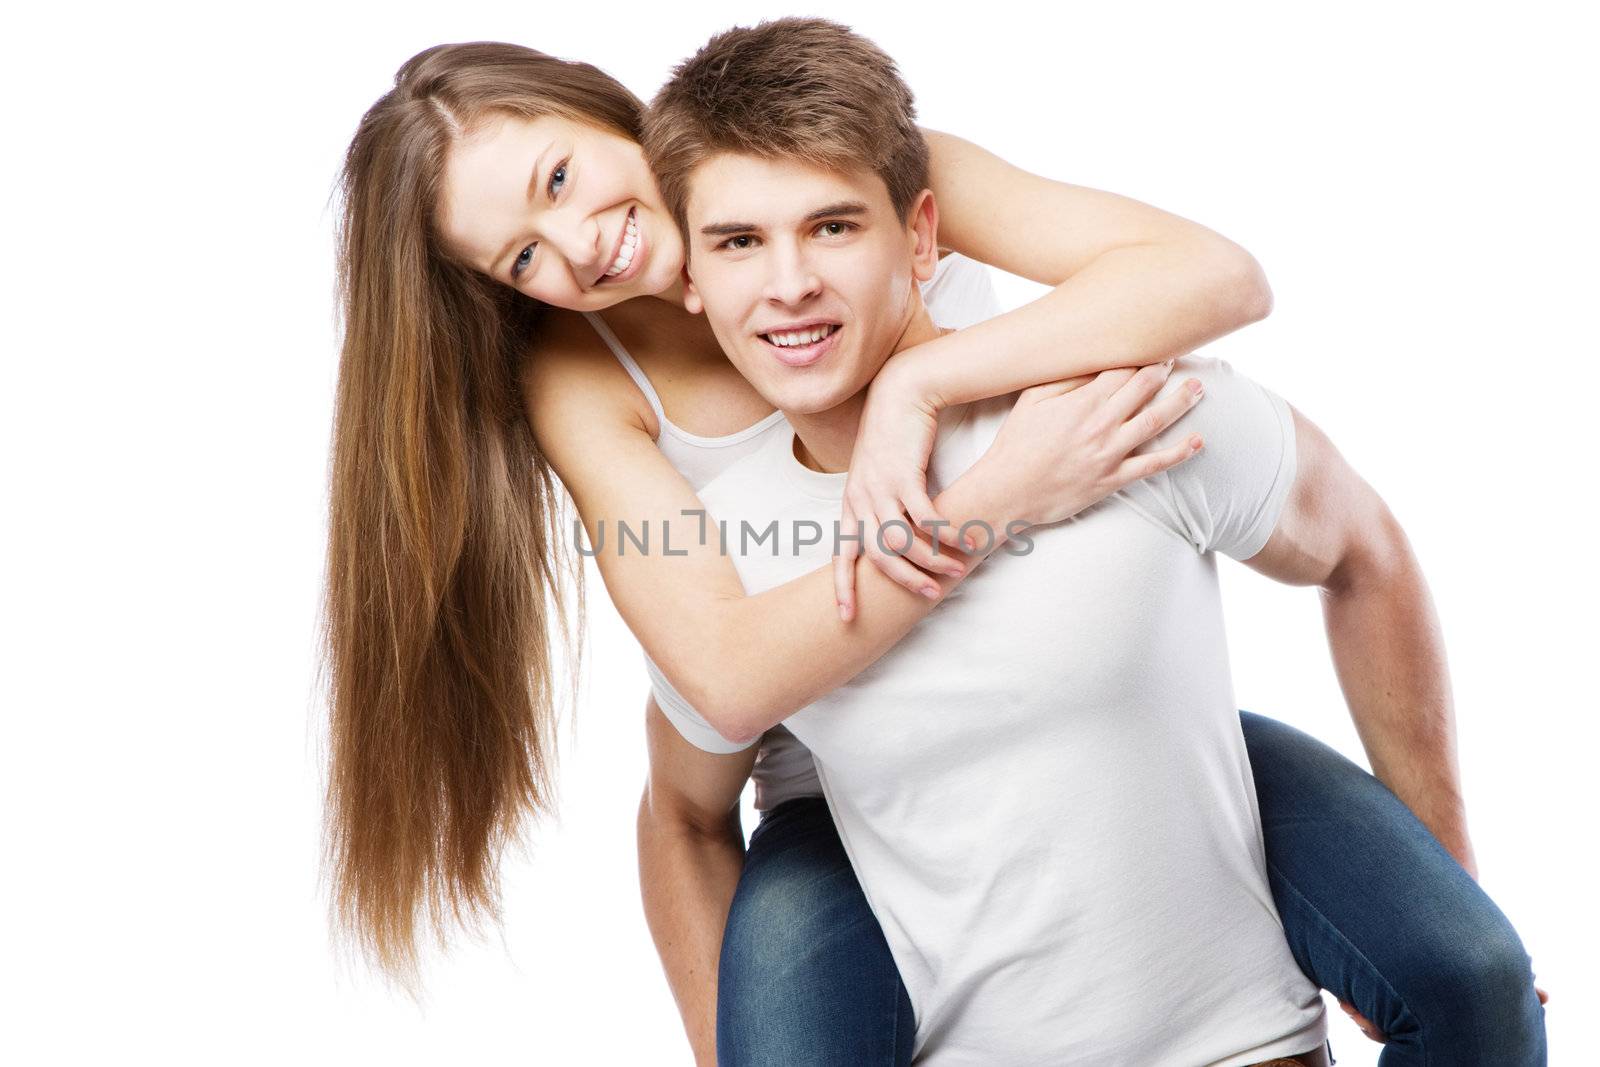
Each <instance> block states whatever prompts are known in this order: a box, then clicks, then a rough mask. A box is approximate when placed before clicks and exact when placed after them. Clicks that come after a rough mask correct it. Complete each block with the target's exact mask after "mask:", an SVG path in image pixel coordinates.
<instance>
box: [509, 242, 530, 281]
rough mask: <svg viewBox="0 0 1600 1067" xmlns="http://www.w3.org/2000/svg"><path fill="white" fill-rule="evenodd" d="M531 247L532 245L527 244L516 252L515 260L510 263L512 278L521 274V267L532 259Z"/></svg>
mask: <svg viewBox="0 0 1600 1067" xmlns="http://www.w3.org/2000/svg"><path fill="white" fill-rule="evenodd" d="M533 248H534V246H533V245H529V246H528V247H527V248H524V249H523V250H522V251H521V252H520V253H518V255H517V259H516V262H514V263H512V264H511V276H512V277H513V278H515V277H516V276H517V275H519V274H521V273H522V268H523V267H526V266H527V265H528V264H529V263H530V262H532V261H533Z"/></svg>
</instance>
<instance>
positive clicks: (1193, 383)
mask: <svg viewBox="0 0 1600 1067" xmlns="http://www.w3.org/2000/svg"><path fill="white" fill-rule="evenodd" d="M1205 391H1206V387H1205V386H1203V385H1201V384H1200V379H1199V378H1190V379H1189V392H1191V393H1193V394H1194V395H1195V396H1199V395H1200V394H1201V393H1203V392H1205Z"/></svg>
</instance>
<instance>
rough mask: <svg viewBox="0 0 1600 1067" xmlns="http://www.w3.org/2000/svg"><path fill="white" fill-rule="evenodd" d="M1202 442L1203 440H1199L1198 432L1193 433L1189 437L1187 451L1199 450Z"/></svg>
mask: <svg viewBox="0 0 1600 1067" xmlns="http://www.w3.org/2000/svg"><path fill="white" fill-rule="evenodd" d="M1204 443H1205V442H1204V441H1202V440H1200V435H1199V434H1195V435H1194V436H1193V437H1191V438H1189V451H1191V452H1198V451H1200V446H1201V445H1202V444H1204Z"/></svg>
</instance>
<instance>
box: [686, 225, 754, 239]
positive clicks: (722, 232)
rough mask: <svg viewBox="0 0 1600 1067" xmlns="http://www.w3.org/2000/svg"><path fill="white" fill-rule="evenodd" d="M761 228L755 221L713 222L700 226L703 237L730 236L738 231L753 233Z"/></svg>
mask: <svg viewBox="0 0 1600 1067" xmlns="http://www.w3.org/2000/svg"><path fill="white" fill-rule="evenodd" d="M759 229H761V227H760V226H757V225H756V224H755V223H753V222H713V223H711V224H710V225H708V226H702V227H700V234H701V236H703V237H730V236H732V235H733V234H736V233H751V232H753V231H755V230H759Z"/></svg>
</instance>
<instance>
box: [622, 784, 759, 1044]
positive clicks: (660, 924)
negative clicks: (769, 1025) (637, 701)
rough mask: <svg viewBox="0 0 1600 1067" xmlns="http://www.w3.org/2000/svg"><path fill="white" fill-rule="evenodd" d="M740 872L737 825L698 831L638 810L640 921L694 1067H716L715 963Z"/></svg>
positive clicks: (732, 822)
mask: <svg viewBox="0 0 1600 1067" xmlns="http://www.w3.org/2000/svg"><path fill="white" fill-rule="evenodd" d="M743 867H744V837H743V834H742V833H741V832H740V829H739V824H738V821H737V819H736V818H735V819H731V820H730V821H729V823H728V825H727V826H726V827H725V828H724V829H722V830H715V831H714V830H708V829H700V828H696V827H693V826H690V825H687V824H685V823H683V822H681V821H679V820H674V819H671V818H670V817H668V816H666V815H664V814H658V813H655V812H652V811H651V809H650V804H649V797H648V795H647V796H646V799H645V802H644V804H643V805H642V806H641V807H640V809H639V888H640V892H641V895H642V896H643V898H644V916H645V921H646V922H647V923H648V924H649V926H650V936H651V938H652V939H653V940H654V941H655V943H656V952H657V953H658V954H659V955H660V956H661V966H662V969H663V970H664V971H666V975H667V984H668V985H669V986H670V987H671V988H672V996H673V999H674V1000H676V1001H677V1004H678V1014H679V1015H681V1016H682V1017H683V1027H684V1030H685V1032H686V1033H687V1034H688V1037H689V1045H690V1047H691V1048H693V1049H694V1057H695V1063H696V1064H698V1065H699V1067H716V1062H717V958H718V957H719V956H720V955H721V951H722V930H723V927H724V926H725V925H726V924H727V920H728V907H729V905H730V904H731V903H732V901H733V893H734V890H735V889H736V888H737V887H738V884H739V872H740V871H741V870H742V869H743Z"/></svg>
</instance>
